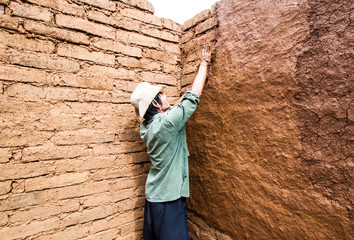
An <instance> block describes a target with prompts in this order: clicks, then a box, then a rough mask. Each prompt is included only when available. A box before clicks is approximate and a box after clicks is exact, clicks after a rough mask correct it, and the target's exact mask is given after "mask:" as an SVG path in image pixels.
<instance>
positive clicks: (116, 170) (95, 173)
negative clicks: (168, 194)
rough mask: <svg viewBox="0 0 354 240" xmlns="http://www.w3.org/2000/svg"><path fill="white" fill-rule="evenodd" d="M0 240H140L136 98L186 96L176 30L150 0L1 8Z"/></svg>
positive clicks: (141, 153) (44, 1)
mask: <svg viewBox="0 0 354 240" xmlns="http://www.w3.org/2000/svg"><path fill="white" fill-rule="evenodd" d="M0 6H1V8H0V10H1V11H0V98H1V100H0V115H1V116H0V122H1V124H0V239H6V240H9V239H46V240H47V239H127V240H131V239H140V238H141V230H142V216H143V204H144V185H145V178H146V172H147V169H148V167H149V160H148V158H147V155H146V153H145V149H144V144H143V143H142V141H141V140H140V139H139V130H138V128H139V125H138V122H137V120H136V117H135V114H134V111H133V108H132V107H131V105H130V94H131V91H132V90H133V89H134V88H135V86H136V85H137V84H138V83H139V82H141V81H142V80H146V81H149V82H151V83H164V84H167V85H168V86H167V88H166V93H167V94H168V96H169V98H170V101H173V99H175V98H176V97H178V96H179V83H178V79H179V77H180V71H181V69H180V66H179V61H180V48H179V38H180V32H181V26H180V25H179V24H176V23H174V22H172V21H170V20H167V19H160V18H158V17H156V16H154V15H153V11H154V9H153V6H152V5H151V4H150V3H149V2H147V1H145V0H121V1H111V0H77V1H76V0H75V1H66V0H28V1H15V0H14V1H10V0H1V1H0Z"/></svg>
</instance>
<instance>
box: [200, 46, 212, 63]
mask: <svg viewBox="0 0 354 240" xmlns="http://www.w3.org/2000/svg"><path fill="white" fill-rule="evenodd" d="M210 49H211V47H210V44H209V43H204V44H203V51H202V60H204V61H206V62H210V58H211V50H210Z"/></svg>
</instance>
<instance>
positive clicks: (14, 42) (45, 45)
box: [0, 32, 55, 53]
mask: <svg viewBox="0 0 354 240" xmlns="http://www.w3.org/2000/svg"><path fill="white" fill-rule="evenodd" d="M0 41H1V42H2V44H5V45H6V46H10V47H14V48H17V49H24V50H30V51H39V52H44V53H51V52H53V51H54V47H55V46H54V43H53V42H51V41H45V40H39V39H31V38H27V37H26V36H25V35H22V34H9V33H6V32H0Z"/></svg>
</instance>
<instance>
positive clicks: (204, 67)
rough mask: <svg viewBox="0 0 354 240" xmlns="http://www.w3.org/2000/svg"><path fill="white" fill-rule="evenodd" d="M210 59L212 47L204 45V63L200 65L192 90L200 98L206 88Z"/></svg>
mask: <svg viewBox="0 0 354 240" xmlns="http://www.w3.org/2000/svg"><path fill="white" fill-rule="evenodd" d="M210 59H211V52H210V45H209V44H204V47H203V52H202V62H201V63H200V66H199V70H198V73H197V76H196V77H195V79H194V82H193V84H192V89H191V92H194V93H196V94H197V95H198V96H200V95H201V94H202V91H203V88H204V84H205V80H206V77H207V71H208V64H209V62H210Z"/></svg>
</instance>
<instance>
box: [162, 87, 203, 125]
mask: <svg viewBox="0 0 354 240" xmlns="http://www.w3.org/2000/svg"><path fill="white" fill-rule="evenodd" d="M198 103H199V97H198V95H197V94H195V93H193V92H190V91H187V92H186V94H185V95H184V97H183V99H182V100H181V102H180V103H179V104H178V105H177V107H174V108H173V109H172V110H171V111H170V112H169V113H168V120H169V121H170V122H171V123H172V125H173V126H174V127H175V128H176V130H180V129H182V128H183V126H184V125H185V123H186V122H187V120H188V119H189V118H190V117H191V116H192V114H193V113H194V111H195V109H196V108H197V105H198Z"/></svg>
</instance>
